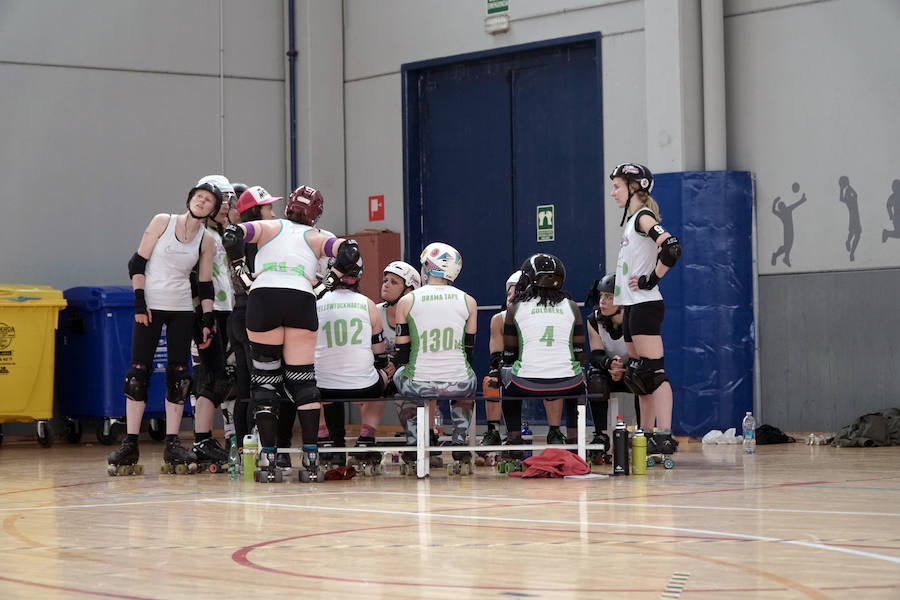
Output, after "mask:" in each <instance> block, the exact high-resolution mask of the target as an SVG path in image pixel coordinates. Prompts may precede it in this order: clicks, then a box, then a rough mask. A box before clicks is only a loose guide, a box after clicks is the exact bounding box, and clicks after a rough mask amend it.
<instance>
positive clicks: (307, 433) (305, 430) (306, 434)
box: [297, 408, 343, 447]
mask: <svg viewBox="0 0 900 600" xmlns="http://www.w3.org/2000/svg"><path fill="white" fill-rule="evenodd" d="M297 415H298V417H299V418H300V436H301V437H302V438H303V446H304V447H306V446H315V445H316V444H317V443H318V441H319V409H318V408H317V409H315V410H298V411H297ZM342 442H343V440H342ZM342 445H343V444H342Z"/></svg>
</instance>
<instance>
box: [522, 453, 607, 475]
mask: <svg viewBox="0 0 900 600" xmlns="http://www.w3.org/2000/svg"><path fill="white" fill-rule="evenodd" d="M522 464H524V465H525V467H526V469H525V471H524V472H518V473H510V474H509V476H510V477H565V476H566V475H587V474H588V473H590V472H591V468H590V467H588V464H587V463H586V462H584V461H583V460H581V457H579V456H578V455H577V454H574V453H572V452H569V451H568V450H563V449H561V448H548V449H547V450H544V451H543V452H541V453H540V454H536V455H534V456H532V457H531V458H526V459H525V460H524V461H523V462H522Z"/></svg>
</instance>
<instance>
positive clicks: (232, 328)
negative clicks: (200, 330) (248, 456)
mask: <svg viewBox="0 0 900 600" xmlns="http://www.w3.org/2000/svg"><path fill="white" fill-rule="evenodd" d="M227 329H228V341H229V342H230V343H231V349H232V350H233V351H234V377H235V382H236V386H237V389H236V396H237V397H236V399H235V402H234V433H235V435H236V436H237V443H238V446H240V445H242V444H243V443H244V436H245V435H247V434H248V433H250V426H249V425H248V424H249V423H250V421H251V419H250V418H249V417H248V411H249V410H250V369H252V368H253V360H252V359H251V357H250V340H249V339H248V338H247V305H246V304H240V305H235V307H234V310H233V311H231V316H230V317H228V328H227ZM291 425H293V422H292V423H291Z"/></svg>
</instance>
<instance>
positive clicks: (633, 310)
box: [622, 300, 666, 342]
mask: <svg viewBox="0 0 900 600" xmlns="http://www.w3.org/2000/svg"><path fill="white" fill-rule="evenodd" d="M665 317H666V305H665V303H664V302H663V301H662V300H654V301H652V302H641V303H640V304H632V305H631V306H626V307H625V310H624V311H623V313H622V333H623V334H624V335H625V341H626V342H630V341H631V337H632V336H635V335H659V334H660V331H661V328H662V322H663V319H664V318H665Z"/></svg>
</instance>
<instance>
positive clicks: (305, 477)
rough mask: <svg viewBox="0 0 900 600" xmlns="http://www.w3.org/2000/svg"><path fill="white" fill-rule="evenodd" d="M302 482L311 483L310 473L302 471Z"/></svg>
mask: <svg viewBox="0 0 900 600" xmlns="http://www.w3.org/2000/svg"><path fill="white" fill-rule="evenodd" d="M300 482H301V483H309V471H300Z"/></svg>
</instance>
